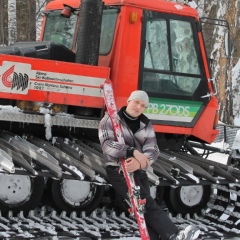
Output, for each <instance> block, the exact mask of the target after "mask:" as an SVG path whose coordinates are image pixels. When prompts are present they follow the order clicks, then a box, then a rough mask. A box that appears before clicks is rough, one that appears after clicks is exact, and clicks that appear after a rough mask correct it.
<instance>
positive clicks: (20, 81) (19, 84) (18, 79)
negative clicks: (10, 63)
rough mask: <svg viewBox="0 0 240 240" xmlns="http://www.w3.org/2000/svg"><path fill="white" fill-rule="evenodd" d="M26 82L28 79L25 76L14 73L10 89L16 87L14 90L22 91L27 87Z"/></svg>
mask: <svg viewBox="0 0 240 240" xmlns="http://www.w3.org/2000/svg"><path fill="white" fill-rule="evenodd" d="M28 82H29V77H28V75H27V74H24V75H23V74H22V73H19V74H17V73H15V72H14V75H13V82H12V89H14V88H15V87H16V89H17V90H18V89H20V88H22V89H21V90H22V91H23V90H24V89H26V88H27V87H28Z"/></svg>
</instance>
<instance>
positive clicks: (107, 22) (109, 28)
mask: <svg viewBox="0 0 240 240" xmlns="http://www.w3.org/2000/svg"><path fill="white" fill-rule="evenodd" d="M117 15H118V9H108V10H104V11H103V18H102V26H101V37H100V49H99V54H100V55H107V54H108V53H109V52H110V51H111V49H112V43H113V38H114V33H115V28H116V22H117Z"/></svg>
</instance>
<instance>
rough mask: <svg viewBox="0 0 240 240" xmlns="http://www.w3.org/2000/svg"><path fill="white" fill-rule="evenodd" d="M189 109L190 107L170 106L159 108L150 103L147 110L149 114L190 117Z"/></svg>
mask: <svg viewBox="0 0 240 240" xmlns="http://www.w3.org/2000/svg"><path fill="white" fill-rule="evenodd" d="M189 108H190V107H189V106H181V105H179V106H178V105H170V104H160V106H159V105H158V104H157V103H150V104H149V106H148V108H147V113H148V114H151V113H152V114H159V115H171V116H184V117H188V116H189V114H190V111H189Z"/></svg>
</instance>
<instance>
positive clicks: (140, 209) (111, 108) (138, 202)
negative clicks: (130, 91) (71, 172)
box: [102, 79, 150, 240]
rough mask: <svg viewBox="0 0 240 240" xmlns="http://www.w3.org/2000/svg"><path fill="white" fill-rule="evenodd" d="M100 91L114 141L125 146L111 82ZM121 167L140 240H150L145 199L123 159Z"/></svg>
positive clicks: (108, 81)
mask: <svg viewBox="0 0 240 240" xmlns="http://www.w3.org/2000/svg"><path fill="white" fill-rule="evenodd" d="M102 89H103V95H104V100H105V104H106V107H107V111H108V114H109V116H110V118H111V121H112V125H113V130H114V133H115V137H116V140H117V141H118V142H119V143H121V144H125V141H124V138H123V133H122V128H121V125H120V123H119V120H118V119H119V117H118V113H117V107H116V103H115V98H114V93H113V88H112V82H111V81H110V80H109V79H107V80H105V82H104V84H103V85H102ZM121 165H122V170H123V173H124V177H125V179H126V183H127V186H128V194H129V197H130V200H131V204H132V208H131V211H132V212H133V213H134V215H135V217H136V220H137V224H138V227H139V232H140V236H141V239H143V240H150V238H149V235H148V231H147V226H146V223H145V219H144V205H145V199H141V198H140V187H139V186H136V185H135V181H134V177H133V174H132V173H128V172H127V170H126V167H125V160H124V158H122V159H121Z"/></svg>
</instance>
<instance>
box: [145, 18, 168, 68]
mask: <svg viewBox="0 0 240 240" xmlns="http://www.w3.org/2000/svg"><path fill="white" fill-rule="evenodd" d="M144 67H145V68H151V69H158V70H170V65H169V54H168V42H167V23H166V21H165V20H163V19H156V20H154V21H148V22H147V29H146V48H145V57H144Z"/></svg>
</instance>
